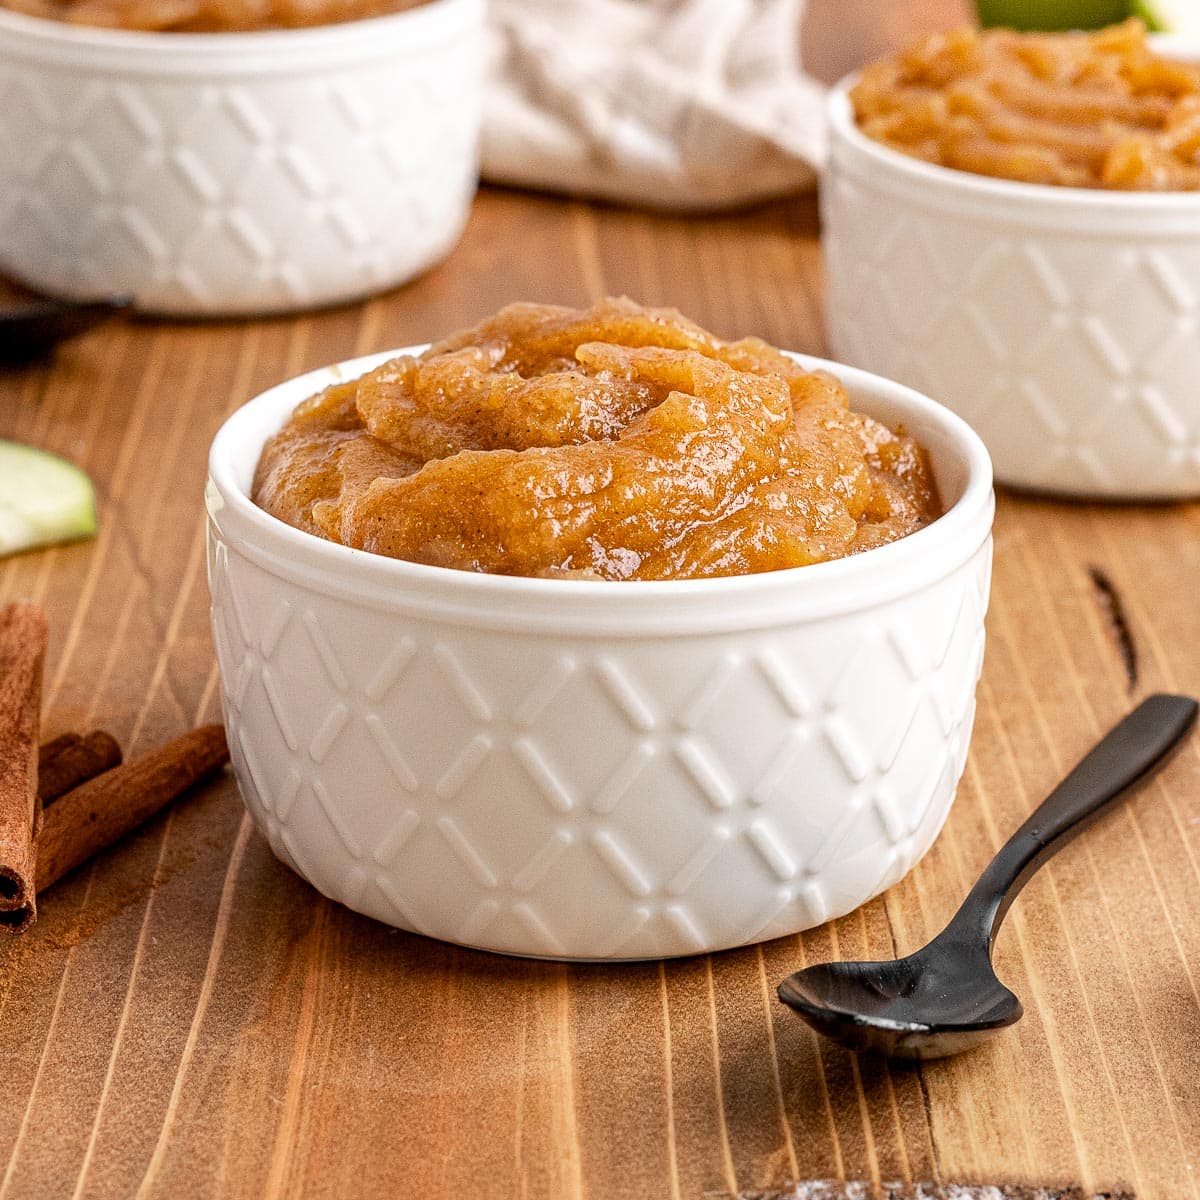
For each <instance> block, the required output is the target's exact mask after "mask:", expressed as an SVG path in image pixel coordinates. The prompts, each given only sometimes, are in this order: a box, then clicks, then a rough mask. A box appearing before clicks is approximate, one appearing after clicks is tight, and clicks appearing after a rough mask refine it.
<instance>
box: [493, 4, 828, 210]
mask: <svg viewBox="0 0 1200 1200" xmlns="http://www.w3.org/2000/svg"><path fill="white" fill-rule="evenodd" d="M804 4H805V0H491V32H490V47H489V53H490V56H491V61H490V64H489V65H490V77H489V85H488V92H487V99H486V103H485V109H484V122H483V174H484V177H485V178H487V179H490V180H492V181H494V182H497V183H508V184H516V185H520V186H524V187H535V188H546V189H550V190H552V191H561V192H568V193H573V194H579V195H586V196H593V197H599V198H602V199H606V200H614V201H618V202H623V203H632V204H640V205H650V206H653V207H658V208H679V209H691V210H702V209H716V208H729V207H734V206H737V205H742V204H748V203H752V202H754V201H757V200H763V199H766V198H768V197H771V196H777V195H781V194H784V193H786V192H790V191H795V190H797V189H799V188H806V187H811V186H812V184H813V183H814V181H815V168H817V167H819V166H820V165H821V163H822V161H823V159H824V154H825V121H824V115H823V109H822V105H823V100H824V88H823V87H822V85H821V84H819V83H818V82H817V81H816V80H814V79H812V78H811V77H810V76H808V75H806V74H805V73H804V70H803V69H802V67H801V65H800V21H801V17H802V16H803V12H804Z"/></svg>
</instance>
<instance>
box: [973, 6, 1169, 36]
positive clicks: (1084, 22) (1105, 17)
mask: <svg viewBox="0 0 1200 1200" xmlns="http://www.w3.org/2000/svg"><path fill="white" fill-rule="evenodd" d="M1174 2H1175V5H1178V6H1180V7H1185V8H1188V7H1191V4H1190V3H1189V0H1174ZM1129 7H1130V0H976V8H977V9H978V10H979V20H980V23H981V24H983V25H1004V26H1007V27H1008V28H1009V29H1100V28H1102V27H1103V26H1105V25H1114V24H1116V23H1117V22H1118V21H1123V20H1125V18H1126V17H1127V16H1129Z"/></svg>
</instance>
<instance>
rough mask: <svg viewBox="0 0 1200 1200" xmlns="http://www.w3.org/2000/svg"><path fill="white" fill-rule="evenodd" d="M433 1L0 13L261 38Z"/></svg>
mask: <svg viewBox="0 0 1200 1200" xmlns="http://www.w3.org/2000/svg"><path fill="white" fill-rule="evenodd" d="M426 3H428V0H0V8H11V9H12V10H13V11H14V12H19V13H25V14H26V15H28V16H31V17H44V18H46V19H47V20H51V21H65V22H66V23H68V24H70V25H96V26H100V27H103V28H108V29H136V30H142V31H144V32H147V33H258V32H261V31H263V30H269V29H302V28H307V27H308V26H311V25H337V24H341V23H343V22H345V21H360V20H363V19H364V18H366V17H380V16H384V15H385V14H387V13H393V12H401V11H403V10H404V9H407V8H416V7H417V6H418V5H421V4H426Z"/></svg>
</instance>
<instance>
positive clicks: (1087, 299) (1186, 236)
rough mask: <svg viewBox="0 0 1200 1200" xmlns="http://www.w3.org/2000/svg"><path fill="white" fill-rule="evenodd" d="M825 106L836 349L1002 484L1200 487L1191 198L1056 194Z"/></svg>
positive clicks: (1116, 493)
mask: <svg viewBox="0 0 1200 1200" xmlns="http://www.w3.org/2000/svg"><path fill="white" fill-rule="evenodd" d="M853 83H854V80H853V79H850V80H847V81H845V82H843V83H842V84H840V85H839V86H838V87H837V88H836V89H835V90H834V91H833V93H832V95H831V96H830V100H829V124H830V162H829V167H828V172H827V174H826V176H825V178H824V179H823V181H822V189H821V195H822V218H823V234H824V245H825V261H826V267H827V271H828V281H829V287H828V301H827V315H828V324H829V339H830V345H831V348H832V350H833V352H834V354H835V355H836V356H837V357H838V358H840V359H843V360H844V361H846V362H848V363H853V364H854V365H856V366H860V367H865V368H866V369H868V370H871V371H876V372H878V373H879V374H881V375H886V376H888V377H889V378H891V379H898V380H901V381H902V382H904V383H906V384H908V385H910V386H911V387H914V388H918V389H920V390H921V391H923V392H925V393H927V394H928V395H930V396H933V397H934V398H935V399H937V400H939V401H941V402H942V403H944V404H947V405H949V406H950V407H951V408H952V409H954V410H955V411H956V412H957V413H959V414H960V415H961V416H963V417H965V418H966V419H967V421H969V422H970V423H971V424H972V425H973V426H974V427H975V429H976V430H978V431H979V433H980V434H981V435H982V436H983V439H984V441H985V442H986V443H987V447H988V449H989V451H990V452H991V455H992V459H993V462H994V463H995V469H996V478H997V480H998V481H999V482H1001V483H1007V484H1013V485H1016V486H1018V487H1025V488H1034V489H1037V490H1042V491H1050V492H1056V493H1061V494H1066V495H1075V496H1094V497H1114V498H1125V499H1166V498H1171V497H1183V496H1196V495H1200V388H1198V386H1197V381H1198V380H1200V194H1197V193H1174V194H1150V193H1128V192H1105V191H1100V190H1091V189H1078V188H1056V187H1048V186H1041V185H1033V184H1024V183H1014V182H1011V181H1008V180H998V179H990V178H985V177H983V176H979V175H971V174H967V173H966V172H962V171H953V170H948V169H946V168H944V167H939V166H932V165H930V164H928V163H924V162H920V161H918V160H917V159H913V158H909V157H907V156H906V155H903V154H901V153H899V152H897V151H895V150H892V149H889V148H888V147H886V146H883V145H881V144H880V143H878V142H875V141H873V140H871V139H870V138H867V137H866V136H865V135H864V134H862V133H861V132H860V131H859V129H858V128H857V126H856V125H855V123H854V117H853V113H852V109H851V105H850V101H849V97H848V91H849V89H850V87H852V86H853Z"/></svg>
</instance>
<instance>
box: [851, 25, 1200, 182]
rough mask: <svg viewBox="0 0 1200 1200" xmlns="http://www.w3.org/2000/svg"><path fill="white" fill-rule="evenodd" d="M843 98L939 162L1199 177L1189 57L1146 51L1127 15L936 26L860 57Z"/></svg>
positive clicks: (1197, 107)
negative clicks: (1073, 29)
mask: <svg viewBox="0 0 1200 1200" xmlns="http://www.w3.org/2000/svg"><path fill="white" fill-rule="evenodd" d="M850 99H851V102H852V104H853V106H854V114H855V117H856V119H857V121H858V124H859V127H860V128H861V129H862V131H863V132H864V133H865V134H867V135H868V136H869V137H872V138H874V139H876V140H877V141H880V142H883V143H884V144H885V145H888V146H891V147H892V148H893V149H895V150H899V151H901V152H902V153H904V154H908V155H911V156H913V157H915V158H921V159H925V160H926V161H927V162H932V163H937V164H939V165H940V166H945V167H954V168H956V169H958V170H961V171H969V172H973V173H975V174H979V175H992V176H996V177H999V178H1003V179H1014V180H1019V181H1022V182H1025V183H1046V184H1055V185H1060V186H1064V187H1083V188H1113V189H1118V190H1127V191H1194V190H1196V189H1197V188H1200V67H1197V66H1196V65H1194V64H1191V63H1182V62H1174V61H1171V60H1170V58H1168V57H1165V56H1163V55H1161V54H1158V53H1156V52H1155V50H1154V48H1153V46H1152V45H1151V44H1150V43H1149V42H1148V41H1147V38H1146V29H1145V26H1143V25H1142V23H1141V22H1140V21H1137V20H1130V21H1126V22H1125V23H1123V24H1121V25H1113V26H1110V27H1109V28H1107V29H1101V30H1098V31H1096V32H1094V33H1015V32H1013V31H1012V30H1010V29H992V30H986V31H984V32H982V33H981V32H979V31H978V30H975V29H961V30H958V31H957V32H955V33H948V34H936V35H933V36H930V37H926V38H923V39H922V40H921V41H919V42H917V43H916V45H914V46H912V47H911V48H910V49H909V50H907V51H906V52H905V53H903V54H900V55H898V56H897V57H895V58H893V59H889V60H887V61H885V62H880V63H875V64H873V65H872V66H869V67H867V68H866V69H865V70H864V71H863V73H862V76H861V78H860V80H859V82H858V84H857V85H856V86H855V87H854V89H853V90H852V91H851V93H850Z"/></svg>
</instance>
